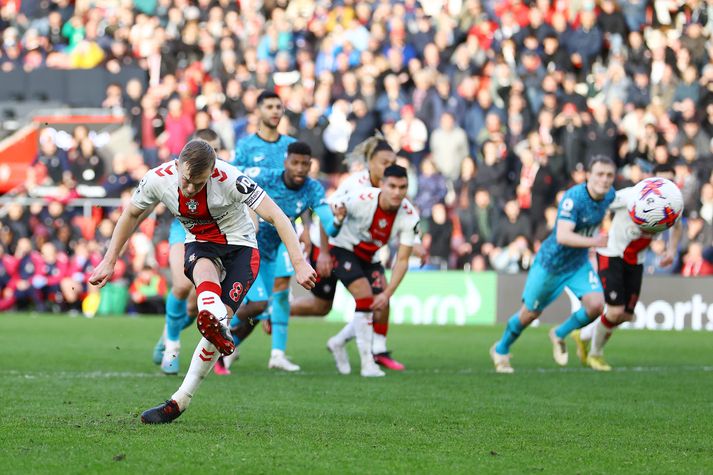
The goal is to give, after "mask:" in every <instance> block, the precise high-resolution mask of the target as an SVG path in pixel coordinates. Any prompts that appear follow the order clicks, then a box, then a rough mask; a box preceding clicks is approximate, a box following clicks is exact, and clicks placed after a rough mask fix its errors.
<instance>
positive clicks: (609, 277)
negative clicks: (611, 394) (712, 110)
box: [572, 165, 681, 371]
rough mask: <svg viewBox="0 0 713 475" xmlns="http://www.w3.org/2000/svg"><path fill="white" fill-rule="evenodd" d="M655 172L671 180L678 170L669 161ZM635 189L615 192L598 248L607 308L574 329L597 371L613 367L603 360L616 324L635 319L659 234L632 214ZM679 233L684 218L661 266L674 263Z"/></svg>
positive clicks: (581, 351)
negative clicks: (630, 205)
mask: <svg viewBox="0 0 713 475" xmlns="http://www.w3.org/2000/svg"><path fill="white" fill-rule="evenodd" d="M654 175H656V176H657V177H659V178H666V179H669V180H673V179H674V178H675V172H674V170H673V167H671V166H670V165H657V166H656V168H655V169H654ZM633 192H634V187H629V188H623V189H621V190H619V191H617V192H616V199H615V200H614V202H613V203H612V205H611V206H610V209H611V210H612V211H613V212H614V217H613V218H612V223H611V228H610V231H609V242H608V243H607V246H606V247H604V248H601V249H597V263H598V267H599V277H600V278H601V281H602V285H603V286H604V298H605V299H606V303H607V308H606V312H605V313H603V314H602V316H601V317H599V318H597V319H596V320H595V321H594V322H592V323H591V324H589V325H587V326H586V327H584V328H583V329H582V330H581V332H580V331H579V330H577V331H574V332H573V333H572V339H573V340H574V341H575V343H576V345H577V356H578V357H579V359H580V361H581V362H582V364H584V365H585V366H589V367H590V368H592V369H593V370H595V371H611V366H610V365H609V364H608V363H607V362H606V361H605V360H604V345H605V344H606V343H607V341H609V338H610V337H611V334H612V332H613V331H614V329H615V328H616V327H618V326H619V325H621V324H622V323H624V322H630V321H632V320H633V319H634V308H635V307H636V303H637V302H638V301H639V294H640V293H641V280H642V276H643V272H644V266H643V262H644V253H645V251H646V249H647V248H648V247H649V244H650V243H651V240H652V239H653V238H654V237H655V236H656V234H658V233H644V232H643V231H642V230H641V228H640V227H639V226H637V225H636V224H635V223H634V222H633V221H632V219H631V218H630V217H629V211H628V209H627V203H628V202H629V199H630V198H631V195H632V193H633ZM680 237H681V221H680V220H677V221H676V223H675V224H674V225H673V230H672V232H671V238H670V240H669V242H668V246H667V248H666V254H665V255H664V257H663V259H662V260H661V265H662V266H668V265H671V264H672V263H673V261H674V259H675V256H676V249H677V248H678V242H679V240H680ZM590 345H591V347H590Z"/></svg>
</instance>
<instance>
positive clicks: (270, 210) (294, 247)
mask: <svg viewBox="0 0 713 475" xmlns="http://www.w3.org/2000/svg"><path fill="white" fill-rule="evenodd" d="M255 212H256V213H257V214H258V215H259V216H260V217H261V218H262V219H264V220H265V221H267V222H268V223H270V224H272V225H273V226H275V229H276V230H277V234H279V235H280V239H282V242H284V243H285V247H286V248H287V253H288V254H289V256H290V261H291V262H292V265H293V266H294V268H295V278H296V279H297V283H298V284H300V285H301V286H302V287H304V288H305V289H307V290H309V289H311V288H312V287H314V285H315V283H316V282H317V273H316V272H315V271H314V269H312V266H311V265H309V263H307V261H306V260H305V258H304V256H303V255H302V250H301V249H300V242H299V239H298V238H297V233H295V230H294V228H293V227H292V223H291V222H290V220H289V218H288V217H287V216H285V213H283V212H282V210H281V209H280V208H279V207H278V206H277V205H276V204H275V202H274V201H272V199H271V198H270V197H269V196H265V198H264V199H263V200H262V201H261V202H260V204H259V205H258V206H257V208H255Z"/></svg>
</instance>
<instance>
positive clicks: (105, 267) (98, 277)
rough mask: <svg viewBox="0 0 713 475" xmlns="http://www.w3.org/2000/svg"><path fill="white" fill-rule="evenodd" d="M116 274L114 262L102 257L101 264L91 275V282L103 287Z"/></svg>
mask: <svg viewBox="0 0 713 475" xmlns="http://www.w3.org/2000/svg"><path fill="white" fill-rule="evenodd" d="M113 274H114V263H113V262H110V261H108V260H107V259H102V261H101V262H100V263H99V265H98V266H97V267H96V269H94V272H92V275H90V276H89V283H90V284H92V285H96V286H97V287H99V288H101V287H104V285H106V283H107V282H109V279H111V276H112V275H113Z"/></svg>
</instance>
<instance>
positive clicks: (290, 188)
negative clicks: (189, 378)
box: [215, 142, 339, 374]
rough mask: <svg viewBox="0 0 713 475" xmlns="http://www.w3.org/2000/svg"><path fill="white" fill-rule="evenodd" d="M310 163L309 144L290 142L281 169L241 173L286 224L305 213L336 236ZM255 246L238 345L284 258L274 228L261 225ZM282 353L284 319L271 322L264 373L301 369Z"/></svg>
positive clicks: (236, 331) (222, 369)
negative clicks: (254, 271) (255, 266)
mask: <svg viewBox="0 0 713 475" xmlns="http://www.w3.org/2000/svg"><path fill="white" fill-rule="evenodd" d="M311 162H312V150H311V149H310V147H309V145H307V144H306V143H304V142H293V143H291V144H290V145H289V146H288V147H287V158H286V159H285V161H284V170H277V169H271V170H268V169H263V168H247V169H246V170H245V174H246V175H248V176H249V177H250V178H252V179H253V180H255V182H257V184H258V185H259V186H260V187H261V188H262V189H263V190H265V191H266V192H267V193H268V194H269V195H270V197H271V198H272V199H273V200H274V201H275V204H277V206H279V207H280V209H281V210H282V211H283V212H284V213H285V214H286V215H287V217H288V218H290V220H292V221H294V220H295V219H296V218H298V217H299V216H300V215H302V214H303V213H304V212H305V211H310V210H311V211H312V212H315V213H316V214H317V216H319V219H320V222H321V223H322V226H324V229H325V230H326V231H327V233H329V235H331V236H334V235H336V234H337V232H339V228H338V227H336V226H334V216H333V215H332V210H331V208H330V207H329V205H328V204H327V201H326V200H325V197H324V188H323V187H322V185H321V184H320V183H319V182H318V181H317V180H313V179H311V178H309V177H308V176H307V175H308V174H309V169H310V164H311ZM257 241H258V248H259V249H260V260H261V264H260V272H259V274H258V278H257V280H256V281H255V283H254V284H253V286H252V287H251V288H250V291H249V292H248V294H247V297H246V298H245V305H243V306H242V307H240V309H239V310H238V313H237V315H236V316H234V317H233V320H232V321H231V325H230V326H231V332H232V333H233V341H234V342H235V345H236V346H238V345H239V344H240V343H241V342H242V341H244V340H245V339H246V338H247V337H248V335H249V334H250V333H251V332H252V330H253V328H254V327H255V325H256V323H257V321H258V320H259V318H258V317H259V316H260V314H262V313H263V312H264V311H265V309H266V308H267V307H268V301H269V299H270V296H271V294H272V288H273V280H274V276H275V268H276V267H277V260H278V259H282V256H280V255H279V254H278V248H279V246H280V242H281V241H280V237H279V236H278V234H277V232H276V230H275V227H274V226H272V225H271V224H269V223H267V222H265V221H261V222H260V225H259V228H258V233H257ZM273 318H274V317H273ZM286 348H287V320H285V321H284V322H279V321H273V325H272V352H271V354H270V361H269V362H268V368H275V369H281V370H284V371H299V369H300V367H299V366H297V365H296V364H294V363H292V362H291V361H289V360H288V359H287V357H286V356H285V350H286ZM232 356H233V355H231V356H227V357H225V358H223V359H222V360H219V361H218V363H216V367H215V372H216V374H228V372H229V371H228V368H229V367H230V364H231V362H232V359H233V358H232Z"/></svg>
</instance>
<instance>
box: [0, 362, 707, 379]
mask: <svg viewBox="0 0 713 475" xmlns="http://www.w3.org/2000/svg"><path fill="white" fill-rule="evenodd" d="M681 371H685V372H699V371H700V372H711V371H713V366H694V365H688V366H620V367H616V368H614V369H613V371H612V372H613V373H627V372H630V373H672V372H681ZM236 373H237V374H240V369H239V368H238V369H237V371H236ZM494 373H495V371H494V370H491V369H478V370H476V369H472V368H463V369H409V370H406V372H405V373H404V375H412V374H413V375H441V374H442V375H470V374H472V375H486V374H494ZM535 373H537V374H553V373H590V374H596V372H595V371H593V370H591V369H589V368H522V369H521V368H516V373H515V375H514V376H513V377H517V375H518V374H535ZM243 374H245V375H248V374H249V375H251V376H254V375H258V374H259V375H262V374H264V375H270V377H293V376H331V375H335V376H336V375H337V373H336V372H333V371H300V372H297V373H291V374H289V375H288V374H281V373H268V372H267V371H264V372H263V371H262V370H256V369H255V368H249V369H248V368H246V369H245V371H244V373H243ZM0 376H5V377H16V378H23V379H115V378H118V379H134V378H165V377H166V375H164V374H163V373H160V372H154V373H143V372H132V371H57V372H47V371H17V370H0Z"/></svg>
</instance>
